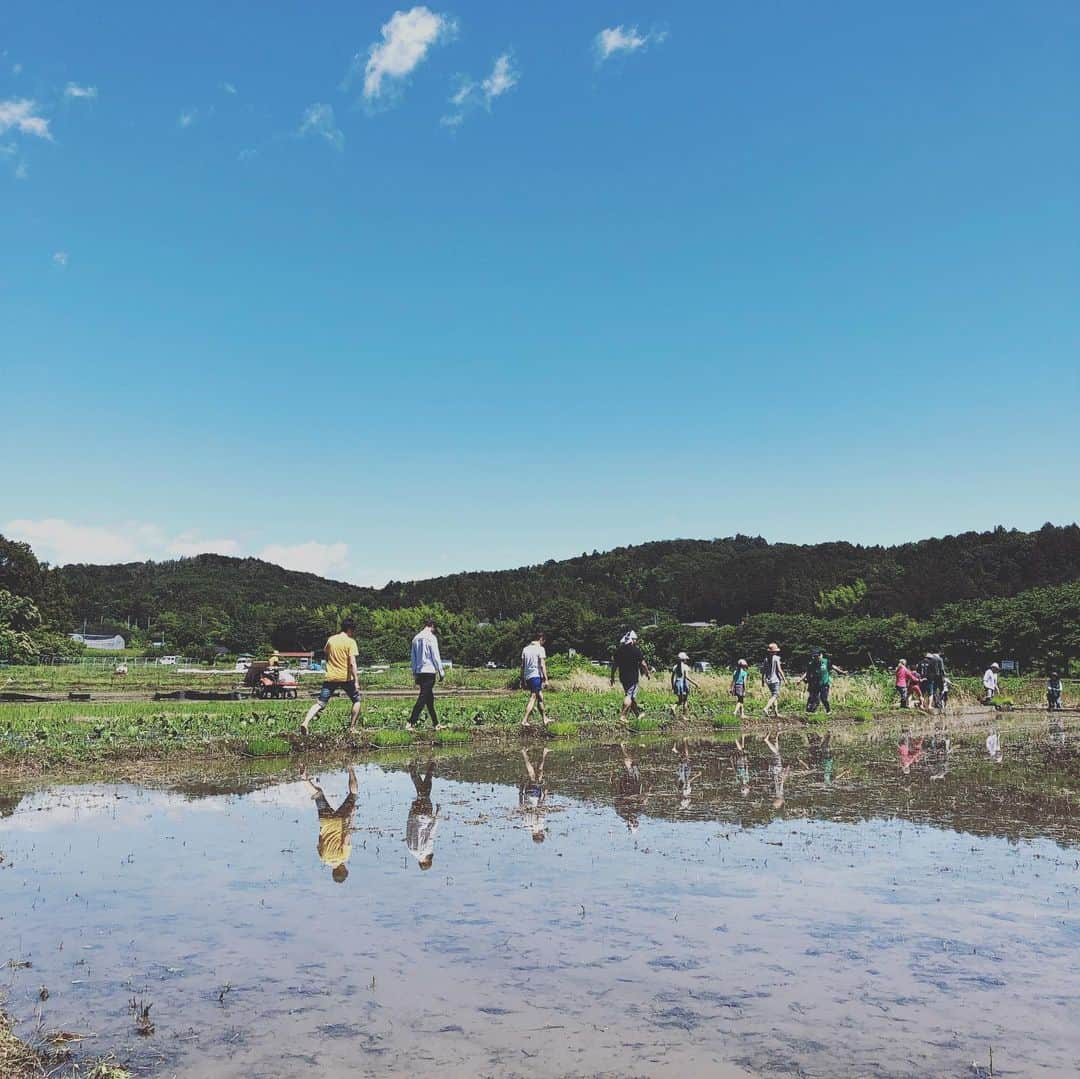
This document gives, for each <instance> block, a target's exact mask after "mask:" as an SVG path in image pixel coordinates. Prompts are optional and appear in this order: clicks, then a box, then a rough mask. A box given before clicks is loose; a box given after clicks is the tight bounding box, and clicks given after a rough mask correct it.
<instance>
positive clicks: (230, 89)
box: [221, 82, 236, 94]
mask: <svg viewBox="0 0 1080 1079" xmlns="http://www.w3.org/2000/svg"><path fill="white" fill-rule="evenodd" d="M221 88H222V90H224V91H225V93H227V94H235V93H236V87H235V86H233V84H232V83H231V82H223V83H222V84H221Z"/></svg>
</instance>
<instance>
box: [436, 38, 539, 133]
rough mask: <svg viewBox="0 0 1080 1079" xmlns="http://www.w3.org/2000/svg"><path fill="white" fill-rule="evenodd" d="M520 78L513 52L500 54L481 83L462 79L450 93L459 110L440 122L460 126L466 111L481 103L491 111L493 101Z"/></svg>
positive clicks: (447, 125) (452, 103)
mask: <svg viewBox="0 0 1080 1079" xmlns="http://www.w3.org/2000/svg"><path fill="white" fill-rule="evenodd" d="M520 79H521V73H520V72H519V71H518V69H517V68H516V67H515V66H514V57H513V54H512V53H510V52H504V53H502V54H500V55H499V56H497V57H496V58H495V65H494V67H492V69H491V74H490V75H488V77H487V78H486V79H482V80H481V81H480V82H479V83H476V82H473V81H472V79H470V78H468V77H467V76H465V77H463V78H462V79H461V84H460V85H459V86H458V88H457V90H456V91H455V92H454V93H453V94H451V95H450V104H451V105H453V106H454V108H455V109H456V110H457V112H452V113H450V114H448V115H446V116H444V117H442V119H441V120H440V121H439V122H440V123H441V124H442V125H443V126H444V127H451V128H454V127H459V126H460V125H461V124H462V123H463V122H464V120H465V115H466V113H467V112H468V111H469V110H470V109H473V108H475V107H477V106H479V105H482V106H483V107H484V108H485V109H487V110H488V111H489V112H490V110H491V104H492V102H493V101H494V100H495V99H496V98H497V97H502V95H503V94H505V93H506V92H507V91H508V90H512V89H513V88H514V87H515V86H517V84H518V82H519V80H520Z"/></svg>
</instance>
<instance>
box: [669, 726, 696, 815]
mask: <svg viewBox="0 0 1080 1079" xmlns="http://www.w3.org/2000/svg"><path fill="white" fill-rule="evenodd" d="M671 752H672V753H675V754H678V753H679V743H678V742H676V743H675V745H673V746H672V747H671ZM692 773H693V767H692V766H691V764H690V741H689V739H687V738H684V739H683V740H682V758H681V760H680V761H679V767H678V769H677V770H676V772H675V787H676V789H677V790H678V792H679V808H680V809H689V808H690V795H691V794H692V793H693V791H694V786H693V784H694V780H696V779H700V778H701V773H700V772H699V773H698V774H697V775H693V774H692Z"/></svg>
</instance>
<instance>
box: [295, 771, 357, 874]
mask: <svg viewBox="0 0 1080 1079" xmlns="http://www.w3.org/2000/svg"><path fill="white" fill-rule="evenodd" d="M300 778H301V779H303V780H304V781H305V782H306V783H307V785H308V786H309V787H310V788H311V790H312V795H311V797H312V798H313V799H314V800H315V808H316V809H317V810H318V811H319V842H318V845H317V847H316V849H317V850H318V852H319V858H320V859H321V861H322V862H323V864H324V865H328V866H330V868H331V869H332V870H333V873H332V874H331V876H333V878H334V881H335V883H337V884H341V883H343V882H344V880H345V878H346V877H347V876H348V875H349V867H348V866H347V865H346V864H345V863H346V862H348V860H349V855H350V854H352V838H351V837H352V833H353V826H352V818H353V812H354V811H355V810H356V769H355V768H353V767H352V765H349V793H348V795H347V796H346V798H345V801H344V802H342V803H341V805H339V806H338V807H337V809H331V808H330V803H329V802H328V801H327V800H326V795H325V794H323V789H322V787H320V786H319V785H318V784H317V783H314V782H312V780H311V778H310V777H309V776H308V774H307V769H306V768H304V767H303V766H301V768H300Z"/></svg>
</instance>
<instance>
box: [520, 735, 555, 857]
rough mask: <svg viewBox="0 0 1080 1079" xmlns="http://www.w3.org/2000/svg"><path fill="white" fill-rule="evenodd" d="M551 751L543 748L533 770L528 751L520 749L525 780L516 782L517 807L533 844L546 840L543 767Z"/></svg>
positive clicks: (545, 797)
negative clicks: (538, 761)
mask: <svg viewBox="0 0 1080 1079" xmlns="http://www.w3.org/2000/svg"><path fill="white" fill-rule="evenodd" d="M550 752H551V751H550V750H549V749H548V747H547V746H544V750H543V752H542V753H541V754H540V763H539V764H538V765H537V766H536V767H535V768H534V767H533V763H532V761H531V760H530V759H529V751H528V749H522V751H521V758H522V760H523V761H524V762H525V778H524V779H520V780H518V806H519V807H520V809H521V814H522V817H523V819H524V821H525V827H526V828H528V829H529V831H530V832H532V837H533V842H534V843H543V842H544V840H545V839H546V838H547V832H546V831H545V828H546V827H547V820H546V818H545V816H544V802H545V800H546V799H547V790H546V788H545V787H544V767H545V765H546V764H547V759H548V754H549V753H550Z"/></svg>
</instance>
